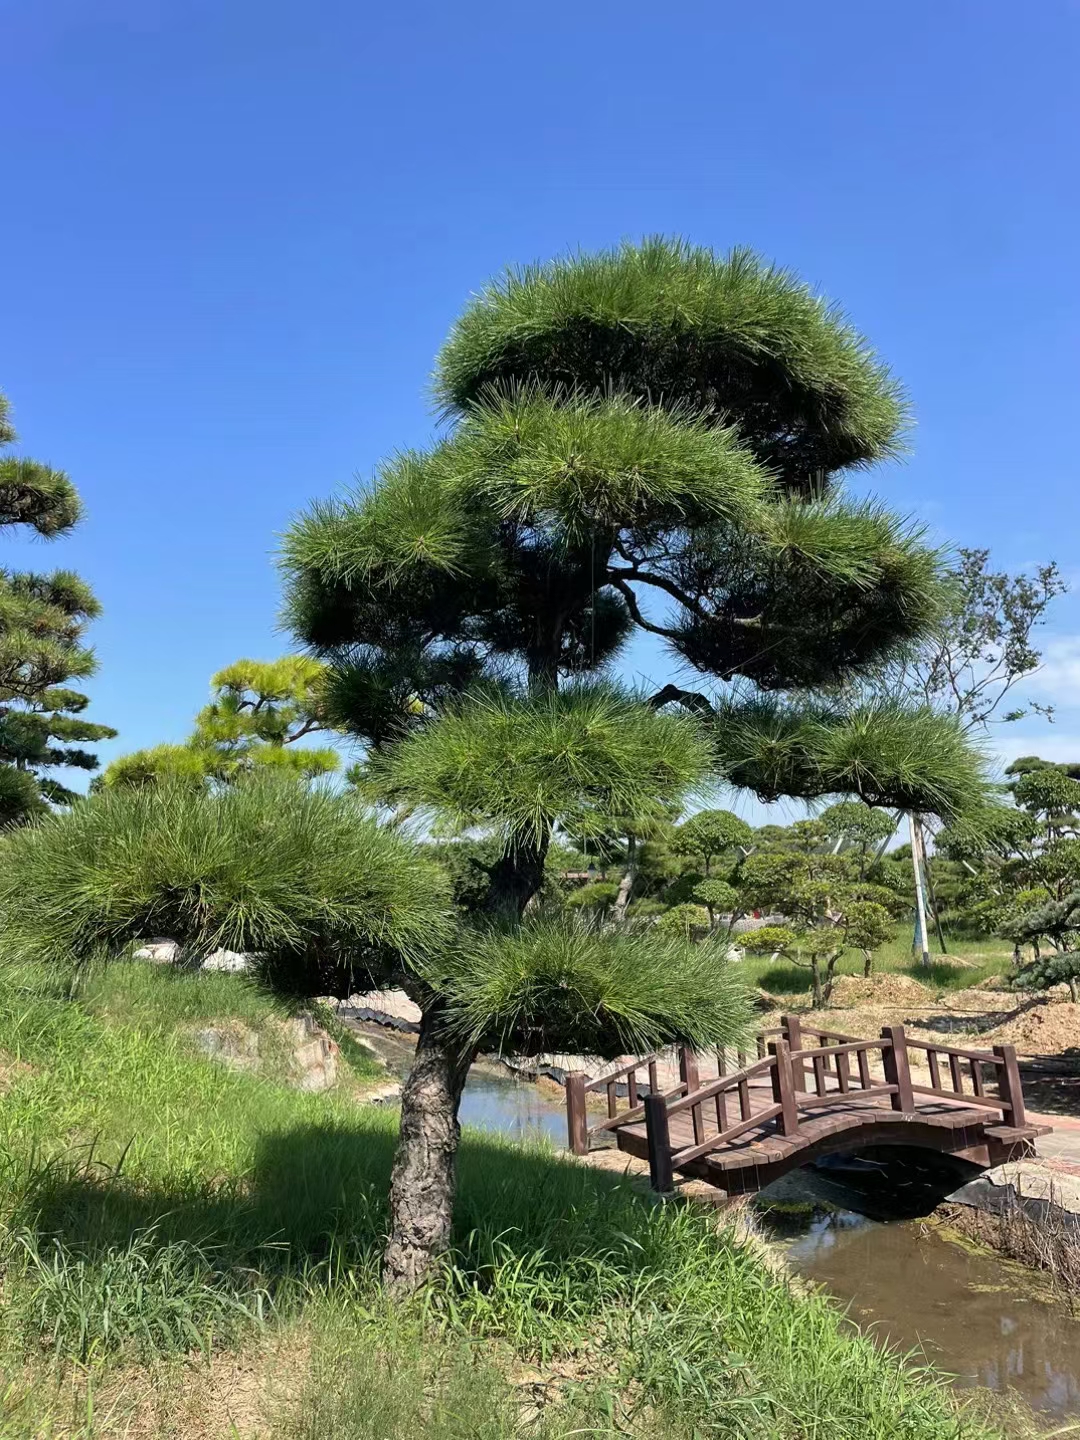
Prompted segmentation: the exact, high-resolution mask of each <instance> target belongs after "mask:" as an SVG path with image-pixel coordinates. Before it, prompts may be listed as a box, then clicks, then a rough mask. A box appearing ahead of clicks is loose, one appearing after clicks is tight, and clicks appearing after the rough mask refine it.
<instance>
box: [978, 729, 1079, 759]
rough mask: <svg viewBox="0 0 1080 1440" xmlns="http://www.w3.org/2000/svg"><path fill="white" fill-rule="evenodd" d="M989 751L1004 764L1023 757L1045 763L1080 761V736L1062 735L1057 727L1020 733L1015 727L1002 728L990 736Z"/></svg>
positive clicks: (1027, 730)
mask: <svg viewBox="0 0 1080 1440" xmlns="http://www.w3.org/2000/svg"><path fill="white" fill-rule="evenodd" d="M989 749H990V750H991V751H992V752H993V753H994V754H995V755H997V756H998V758H999V759H1000V760H1001V763H1002V765H1008V763H1009V762H1010V760H1017V759H1019V757H1020V756H1021V755H1038V756H1039V758H1040V759H1042V760H1053V761H1055V762H1058V763H1060V762H1061V761H1063V760H1070V761H1078V760H1080V734H1075V733H1067V732H1066V733H1062V732H1060V731H1058V730H1057V728H1056V727H1055V726H1053V725H1045V726H1043V728H1042V729H1041V730H1029V729H1024V730H1023V731H1018V730H1016V729H1015V728H1014V727H1013V726H1012V725H998V726H996V727H995V729H994V731H993V734H992V735H991V737H990V741H989Z"/></svg>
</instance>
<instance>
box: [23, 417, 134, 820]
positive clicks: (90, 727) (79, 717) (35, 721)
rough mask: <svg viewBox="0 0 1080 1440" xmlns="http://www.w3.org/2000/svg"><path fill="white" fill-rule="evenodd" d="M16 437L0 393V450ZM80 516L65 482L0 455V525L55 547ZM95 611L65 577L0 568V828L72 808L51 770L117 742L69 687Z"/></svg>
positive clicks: (80, 667) (80, 673) (82, 659)
mask: <svg viewBox="0 0 1080 1440" xmlns="http://www.w3.org/2000/svg"><path fill="white" fill-rule="evenodd" d="M15 438H16V437H15V431H14V429H13V427H12V425H11V422H10V413H9V408H8V402H7V400H6V399H5V398H4V396H3V395H2V394H0V448H2V447H6V446H9V445H11V444H12V443H13V442H14V440H15ZM81 518H82V506H81V504H80V502H79V497H78V494H77V493H76V491H75V488H74V486H73V485H72V483H71V481H70V480H69V479H68V477H67V476H66V475H65V474H63V473H62V472H61V471H59V470H53V469H52V468H51V467H50V466H48V465H43V464H42V463H41V462H40V461H37V460H30V459H27V458H25V457H23V456H15V455H3V454H0V526H26V527H28V528H29V529H31V530H33V531H34V533H35V534H37V535H39V536H41V537H42V538H43V539H46V540H53V539H56V538H58V537H59V536H62V535H67V534H69V533H70V531H71V530H73V529H74V527H75V526H76V525H77V524H78V522H79V520H80V519H81ZM99 613H100V606H99V605H98V602H97V600H96V599H95V598H94V596H93V594H92V593H91V591H90V590H89V588H88V587H87V586H86V585H85V584H84V583H83V582H82V581H81V580H80V579H79V577H78V576H77V575H73V574H71V572H70V571H66V570H56V571H53V572H52V573H51V574H47V575H42V574H33V573H29V572H25V571H13V570H7V569H4V570H0V823H4V824H18V823H20V822H22V821H25V820H27V819H30V818H31V817H33V816H34V815H38V814H41V813H43V812H44V811H46V810H47V809H48V807H49V805H50V804H55V805H68V804H70V803H71V802H72V800H74V799H75V793H74V792H73V791H71V790H70V789H68V788H67V787H66V786H65V785H64V784H62V783H61V782H60V781H59V780H57V779H56V778H55V776H54V775H53V774H52V772H53V771H55V770H67V769H78V770H93V769H96V767H97V764H98V760H97V756H96V755H95V754H94V753H93V752H92V751H90V750H87V749H85V748H84V746H85V744H86V743H88V742H89V743H93V742H94V741H96V740H111V739H112V738H113V737H114V736H115V735H116V731H115V730H113V729H112V728H111V727H110V726H108V725H96V724H93V723H91V722H90V721H88V720H86V719H84V718H83V712H84V710H85V709H86V707H87V705H88V704H89V700H88V698H87V696H86V695H84V694H82V693H81V692H80V691H78V690H74V689H71V688H70V686H69V683H68V682H69V681H71V680H82V679H85V678H86V677H88V676H89V675H92V674H93V672H94V668H95V662H94V656H93V653H92V651H90V650H89V649H87V647H86V646H85V644H84V643H83V641H84V637H85V633H86V628H87V626H88V625H89V623H90V621H91V620H93V619H94V618H95V617H96V616H97V615H98V614H99Z"/></svg>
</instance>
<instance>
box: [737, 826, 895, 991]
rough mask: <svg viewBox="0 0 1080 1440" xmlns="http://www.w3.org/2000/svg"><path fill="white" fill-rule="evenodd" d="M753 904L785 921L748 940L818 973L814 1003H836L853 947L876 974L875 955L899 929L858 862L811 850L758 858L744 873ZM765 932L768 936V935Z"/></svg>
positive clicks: (813, 976)
mask: <svg viewBox="0 0 1080 1440" xmlns="http://www.w3.org/2000/svg"><path fill="white" fill-rule="evenodd" d="M739 888H740V891H741V895H742V903H743V906H744V907H745V908H750V907H753V908H758V909H761V910H765V911H768V912H770V913H774V914H779V915H782V916H783V917H784V920H785V921H786V922H787V923H786V924H785V925H783V926H775V925H769V926H763V927H762V928H761V929H760V930H758V931H751V932H750V933H749V934H748V935H746V936H743V937H741V940H740V943H741V944H743V946H744V948H747V949H749V950H750V951H751V952H752V953H759V954H761V953H767V954H773V953H780V954H783V955H784V956H786V957H787V958H788V959H789V960H791V961H792V962H793V963H794V964H796V965H804V966H805V967H806V968H807V969H808V970H809V971H810V984H811V987H812V989H813V996H814V1007H815V1008H816V1009H819V1008H821V1006H823V1005H827V1004H828V1003H829V999H830V997H831V995H832V987H833V981H834V979H835V974H836V967H837V964H838V963H839V962H840V960H841V959H842V957H843V956H844V955H845V954H846V952H847V951H848V950H850V949H857V950H859V951H861V952H862V955H863V968H864V973H865V974H866V975H870V973H871V971H872V967H873V952H874V950H876V949H877V948H878V947H879V946H881V945H883V944H885V942H886V941H887V940H889V939H890V938H891V936H892V933H893V920H892V917H891V916H890V914H889V911H888V909H887V908H886V906H885V905H883V904H882V903H881V897H880V896H879V895H876V894H875V893H874V892H876V891H877V888H878V887H876V886H867V885H866V884H865V882H860V881H859V879H858V874H857V871H856V868H855V865H854V864H853V862H852V860H851V859H850V858H849V857H847V856H843V855H829V854H821V853H815V852H813V851H809V850H801V851H800V850H792V849H789V850H778V851H774V852H772V853H764V854H760V855H751V856H750V857H749V859H747V860H746V861H745V863H744V864H743V867H742V870H741V872H740V881H739ZM761 937H764V938H761Z"/></svg>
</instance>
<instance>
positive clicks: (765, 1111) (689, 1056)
mask: <svg viewBox="0 0 1080 1440" xmlns="http://www.w3.org/2000/svg"><path fill="white" fill-rule="evenodd" d="M756 1049H757V1052H758V1057H759V1058H758V1059H757V1060H756V1061H754V1062H753V1063H748V1057H747V1055H746V1053H745V1052H742V1051H740V1052H738V1053H737V1055H736V1059H737V1061H738V1068H737V1069H736V1070H735V1071H734V1072H730V1071H729V1070H728V1063H729V1061H728V1056H727V1053H726V1052H724V1051H717V1052H716V1054H715V1060H716V1068H717V1078H716V1079H715V1080H708V1081H706V1083H704V1084H702V1083H701V1080H700V1078H699V1063H698V1062H699V1058H700V1057H699V1056H698V1055H696V1054H695V1053H694V1052H693V1051H691V1050H690V1049H688V1048H687V1047H682V1048H680V1049H679V1051H678V1057H679V1077H680V1078H679V1082H678V1084H676V1085H674V1086H671V1087H669V1088H668V1089H666V1090H664V1089H662V1088H661V1085H660V1074H659V1067H660V1065H661V1064H663V1063H665V1057H664V1056H663V1054H662V1053H659V1052H658V1053H656V1054H653V1055H647V1056H643V1057H642V1058H640V1059H636V1060H632V1061H631V1062H630V1063H628V1064H625V1065H623V1066H621V1067H620V1068H619V1069H616V1070H613V1071H610V1072H608V1073H607V1074H604V1075H601V1076H599V1077H598V1078H596V1079H594V1080H590V1079H588V1077H587V1076H585V1075H583V1074H581V1073H571V1074H570V1075H568V1077H567V1084H566V1106H567V1121H568V1130H569V1140H570V1148H571V1149H572V1150H574V1151H575V1153H577V1154H585V1153H587V1152H588V1148H589V1135H590V1131H595V1130H615V1129H618V1128H619V1127H620V1126H623V1125H628V1124H636V1123H638V1122H639V1121H641V1120H642V1119H643V1118H644V1120H645V1124H646V1132H647V1135H648V1144H649V1154H650V1167H651V1168H653V1169H654V1171H655V1172H656V1173H655V1174H654V1181H656V1182H659V1183H660V1185H661V1188H664V1183H665V1182H666V1181H670V1178H671V1172H672V1170H673V1169H675V1168H679V1167H680V1166H683V1165H687V1164H690V1163H691V1162H693V1161H694V1160H698V1159H701V1158H702V1157H703V1156H705V1155H707V1154H709V1153H710V1151H713V1150H717V1149H720V1148H721V1147H723V1146H725V1145H728V1144H730V1143H731V1142H732V1141H734V1140H737V1139H738V1138H739V1137H740V1136H743V1135H745V1134H746V1133H747V1132H748V1131H751V1130H754V1129H758V1128H762V1127H769V1128H770V1129H771V1130H772V1131H773V1132H774V1133H776V1134H779V1135H782V1136H786V1137H790V1136H796V1135H798V1133H799V1129H800V1123H801V1116H803V1115H804V1114H805V1113H806V1112H808V1111H812V1110H815V1109H817V1108H819V1107H822V1106H833V1105H837V1104H843V1103H845V1101H846V1102H848V1103H850V1102H865V1101H873V1102H878V1101H881V1100H884V1099H888V1101H889V1104H890V1108H891V1109H893V1110H895V1111H901V1112H911V1111H914V1110H915V1109H916V1108H917V1103H918V1102H917V1101H916V1096H931V1097H933V1098H935V1099H938V1100H940V1101H943V1102H946V1103H948V1104H954V1105H955V1104H961V1105H964V1106H970V1107H972V1108H974V1109H987V1110H996V1111H997V1112H998V1113H999V1115H1000V1117H1001V1123H1002V1124H1003V1125H1004V1126H1006V1127H1010V1128H1013V1129H1020V1128H1021V1127H1023V1126H1024V1125H1025V1123H1026V1120H1025V1112H1024V1099H1023V1090H1022V1086H1021V1081H1020V1072H1019V1068H1018V1066H1017V1060H1016V1051H1015V1049H1014V1048H1013V1047H1012V1046H1011V1045H995V1046H994V1048H993V1050H992V1051H985V1050H968V1049H964V1048H963V1047H961V1046H955V1045H942V1044H938V1043H936V1042H931V1041H925V1040H914V1039H910V1038H909V1037H908V1036H907V1035H906V1034H905V1033H904V1027H903V1026H902V1025H887V1026H885V1028H884V1029H883V1030H882V1032H881V1034H880V1036H877V1037H875V1038H873V1039H861V1038H859V1037H858V1036H854V1035H846V1034H843V1033H842V1032H839V1031H833V1030H823V1029H820V1028H818V1027H815V1026H811V1025H805V1024H803V1023H802V1022H801V1020H800V1018H799V1017H798V1016H795V1015H786V1016H784V1017H783V1020H782V1023H781V1025H780V1026H779V1027H775V1028H772V1029H769V1030H763V1031H762V1032H760V1034H759V1035H758V1036H757V1039H756ZM913 1052H914V1054H913ZM913 1059H916V1060H917V1061H919V1062H920V1065H921V1063H922V1062H923V1060H924V1061H925V1066H926V1068H927V1070H928V1072H929V1079H930V1083H929V1085H927V1084H924V1083H923V1082H922V1080H921V1079H918V1080H916V1079H913V1077H912V1073H911V1064H912V1060H913ZM668 1063H670V1062H668ZM642 1070H645V1071H646V1072H647V1075H648V1080H647V1083H646V1082H642V1081H641V1080H639V1078H638V1077H639V1072H640V1071H642ZM988 1072H989V1080H990V1083H991V1084H992V1085H995V1086H996V1089H997V1094H996V1095H994V1094H991V1093H990V1092H989V1090H988V1088H987V1079H988ZM918 1073H919V1074H920V1075H921V1068H920V1070H919V1071H918ZM965 1080H966V1086H965ZM766 1084H767V1085H768V1087H769V1089H770V1090H771V1092H772V1094H771V1100H770V1101H767V1102H766V1104H765V1105H761V1104H760V1103H757V1104H754V1103H753V1102H752V1099H751V1090H752V1088H756V1089H758V1090H759V1091H760V1089H761V1088H763V1086H765V1085H766ZM599 1092H604V1093H606V1098H607V1115H606V1117H605V1118H603V1119H600V1120H596V1121H594V1123H593V1124H592V1126H591V1127H590V1125H589V1118H588V1097H589V1096H590V1095H591V1094H597V1093H599ZM624 1097H625V1100H626V1108H620V1100H621V1099H622V1098H624ZM760 1098H761V1097H760V1095H759V1096H758V1101H759V1102H760ZM687 1112H688V1113H689V1120H690V1129H691V1133H692V1136H693V1141H692V1143H691V1144H689V1145H687V1144H683V1145H682V1146H681V1147H680V1148H678V1149H673V1148H672V1145H671V1141H670V1125H669V1122H670V1120H671V1118H672V1117H673V1116H677V1115H681V1114H685V1113H687Z"/></svg>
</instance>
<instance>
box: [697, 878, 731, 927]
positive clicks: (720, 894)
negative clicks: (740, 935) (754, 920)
mask: <svg viewBox="0 0 1080 1440" xmlns="http://www.w3.org/2000/svg"><path fill="white" fill-rule="evenodd" d="M694 899H695V900H697V901H698V902H699V904H701V905H704V906H705V909H706V910H707V911H708V914H709V929H710V930H713V929H715V928H716V920H717V916H718V915H721V914H724V913H725V912H726V913H727V914H729V915H730V916H731V923H730V924H729V926H728V933H729V934H730V933H731V930H732V928H733V927H734V924H735V921H736V920H737V919H738V916H739V908H738V907H739V892H738V890H736V888H735V886H734V885H729V884H728V882H727V881H726V880H718V879H716V878H715V877H713V878H712V879H709V880H699V881H698V883H697V884H696V885H695V886H694Z"/></svg>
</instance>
